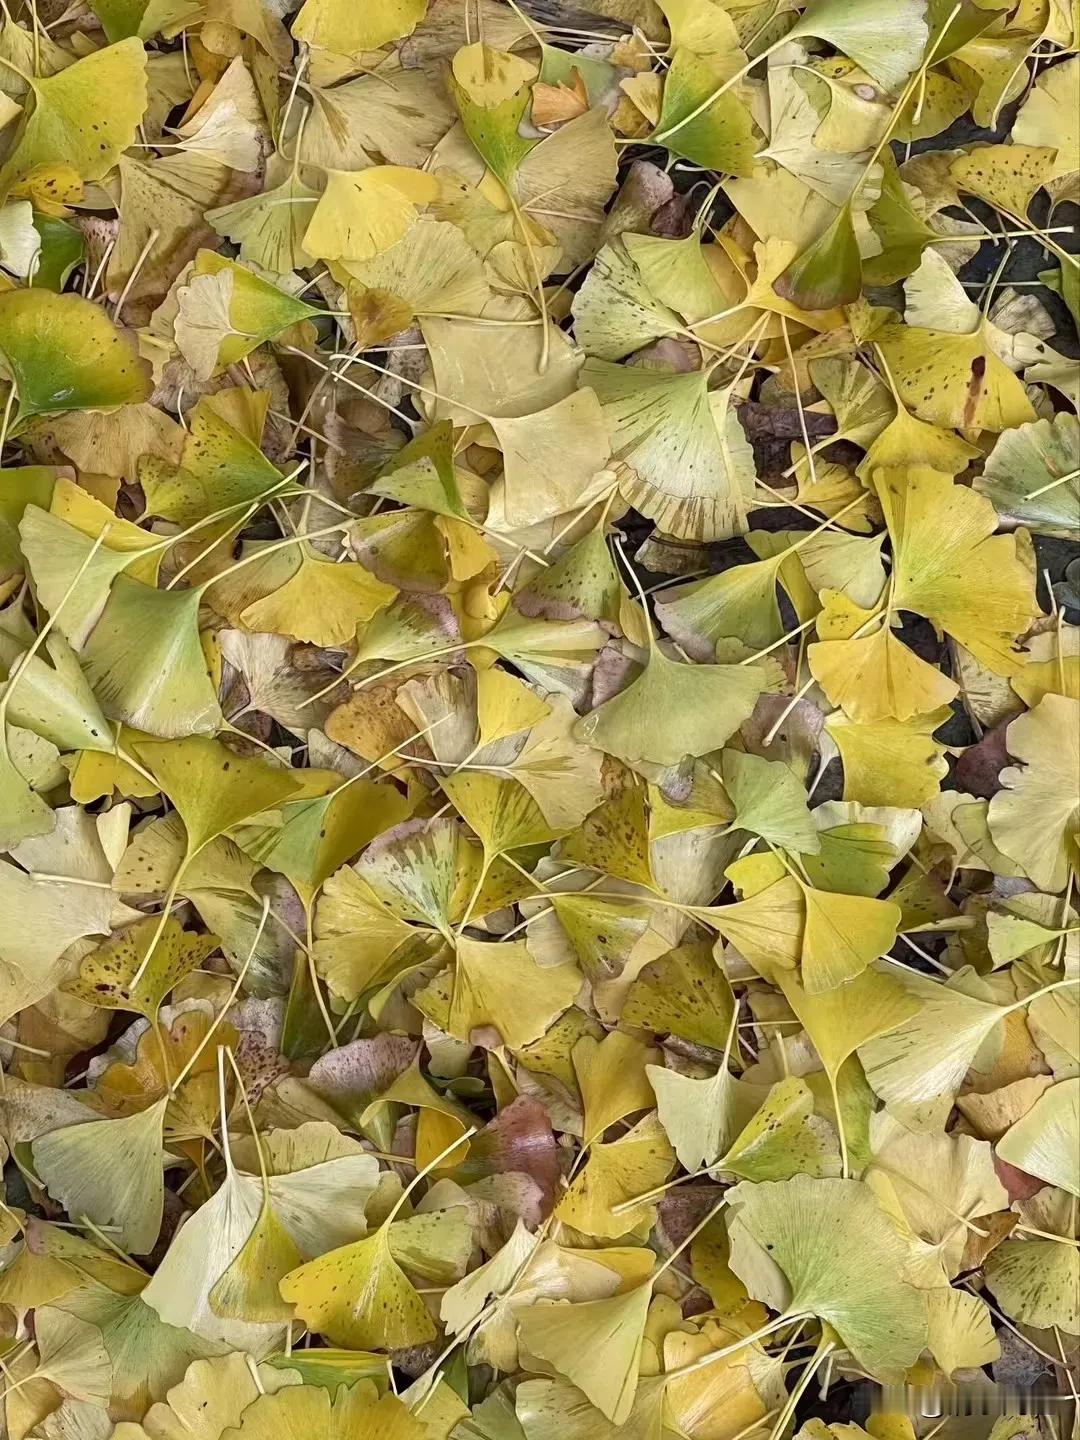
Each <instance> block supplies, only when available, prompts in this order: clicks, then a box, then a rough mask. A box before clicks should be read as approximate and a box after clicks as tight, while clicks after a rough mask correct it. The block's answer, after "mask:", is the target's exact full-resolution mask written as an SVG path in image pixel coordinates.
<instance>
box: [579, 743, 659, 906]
mask: <svg viewBox="0 0 1080 1440" xmlns="http://www.w3.org/2000/svg"><path fill="white" fill-rule="evenodd" d="M560 853H561V854H562V855H563V856H564V858H565V859H567V860H570V861H573V862H574V863H576V864H578V865H589V866H592V867H593V868H594V869H597V870H601V871H604V872H606V873H607V874H609V875H614V876H616V877H617V878H618V879H620V880H627V881H629V882H630V884H632V885H645V886H647V887H648V888H649V889H655V887H656V881H655V878H654V876H653V872H652V865H651V860H650V855H649V816H648V809H647V804H646V792H645V786H644V784H643V783H642V782H641V781H640V780H638V778H637V777H636V776H635V775H633V774H632V773H631V772H630V771H628V770H624V771H623V773H622V776H621V777H620V779H619V781H618V783H617V784H616V786H615V788H614V793H613V794H612V795H611V796H610V797H609V798H608V799H606V800H605V801H604V803H603V804H602V805H600V806H598V807H597V808H596V809H595V810H593V811H592V813H591V814H590V815H589V816H588V817H587V818H586V820H585V821H584V823H583V824H582V825H580V826H579V827H578V828H577V829H576V830H575V831H573V832H572V833H571V834H570V835H567V836H566V838H565V839H564V840H562V841H561V843H560Z"/></svg>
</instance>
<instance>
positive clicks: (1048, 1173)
mask: <svg viewBox="0 0 1080 1440" xmlns="http://www.w3.org/2000/svg"><path fill="white" fill-rule="evenodd" d="M997 1153H998V1155H1000V1156H1001V1158H1002V1160H1007V1161H1008V1162H1009V1164H1010V1165H1015V1166H1016V1168H1017V1169H1018V1170H1023V1171H1025V1172H1026V1173H1027V1174H1029V1175H1035V1176H1037V1177H1038V1178H1039V1179H1040V1180H1045V1181H1046V1182H1047V1184H1049V1185H1057V1186H1058V1187H1059V1188H1060V1189H1062V1190H1067V1191H1068V1192H1069V1194H1070V1195H1076V1196H1080V1159H1078V1157H1080V1079H1073V1080H1063V1081H1061V1082H1060V1083H1059V1084H1057V1085H1052V1086H1051V1087H1050V1089H1049V1090H1047V1091H1045V1092H1044V1093H1043V1094H1042V1095H1040V1096H1039V1098H1038V1099H1037V1100H1036V1101H1035V1104H1034V1105H1033V1106H1032V1107H1031V1109H1030V1110H1029V1111H1028V1112H1027V1114H1026V1115H1024V1116H1023V1117H1022V1118H1021V1119H1020V1120H1018V1121H1017V1122H1016V1124H1015V1125H1012V1126H1010V1127H1009V1129H1008V1130H1006V1132H1005V1134H1004V1135H1003V1136H1002V1137H1001V1139H1000V1140H999V1141H998V1143H997Z"/></svg>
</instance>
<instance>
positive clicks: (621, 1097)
mask: <svg viewBox="0 0 1080 1440" xmlns="http://www.w3.org/2000/svg"><path fill="white" fill-rule="evenodd" d="M572 1058H573V1064H574V1074H575V1076H576V1077H577V1083H578V1089H579V1090H580V1092H581V1099H582V1103H583V1109H584V1117H585V1131H584V1138H585V1141H586V1143H588V1142H590V1141H591V1140H593V1139H595V1138H596V1137H597V1136H598V1135H602V1134H603V1133H604V1131H605V1130H607V1129H608V1128H609V1127H610V1126H612V1125H614V1124H616V1123H617V1122H618V1121H619V1120H624V1119H625V1118H626V1116H628V1115H633V1114H636V1113H637V1112H638V1111H639V1110H651V1109H652V1105H653V1092H652V1088H651V1086H650V1085H649V1081H648V1077H647V1075H646V1069H647V1067H648V1066H649V1064H650V1063H651V1062H655V1061H656V1060H657V1059H659V1051H656V1050H651V1049H649V1047H648V1046H646V1045H642V1044H641V1042H640V1041H639V1040H635V1039H634V1038H633V1036H631V1035H623V1034H621V1033H620V1032H619V1031H617V1030H614V1031H612V1032H611V1033H610V1034H609V1035H607V1036H605V1037H604V1039H603V1040H600V1041H597V1040H594V1039H593V1038H592V1037H591V1036H589V1035H583V1036H582V1038H581V1039H580V1040H579V1041H578V1042H577V1044H576V1045H575V1046H574V1049H573V1052H572Z"/></svg>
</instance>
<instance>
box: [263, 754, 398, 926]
mask: <svg viewBox="0 0 1080 1440" xmlns="http://www.w3.org/2000/svg"><path fill="white" fill-rule="evenodd" d="M408 815H409V806H408V802H407V801H406V800H405V799H404V797H403V796H402V795H401V794H400V792H399V791H397V790H395V789H393V788H392V787H391V786H389V785H380V784H378V783H377V782H375V781H368V780H366V779H365V778H364V777H357V779H356V781H355V782H354V783H351V784H350V783H348V782H346V783H345V784H343V785H340V786H338V787H337V788H336V789H334V790H331V791H330V792H329V794H328V795H323V796H318V797H316V798H315V799H312V800H298V801H295V802H293V803H291V804H286V805H285V806H284V807H283V810H282V817H281V824H280V825H268V826H266V827H265V828H260V827H258V826H255V825H253V826H251V827H250V828H249V829H247V830H245V831H243V832H241V833H240V834H239V835H238V837H237V839H238V843H239V844H240V845H241V846H242V847H243V849H244V850H246V851H247V853H248V854H249V855H251V856H253V857H254V858H255V859H257V860H259V861H260V862H261V863H262V864H263V865H265V866H266V867H267V868H268V869H270V870H276V871H277V872H278V873H279V874H282V875H286V876H288V878H289V880H290V882H291V883H292V885H293V888H294V889H295V890H296V892H297V894H298V895H299V896H300V897H301V899H302V900H303V902H304V903H305V905H310V904H311V903H312V901H313V900H314V898H315V894H316V892H317V891H318V890H319V889H320V888H321V887H322V886H323V885H324V884H325V883H326V882H327V881H328V880H329V879H330V877H331V876H332V875H333V874H334V872H335V871H336V870H337V869H338V868H339V866H341V865H342V864H343V863H344V861H346V860H348V859H349V858H350V856H352V855H356V854H357V853H358V852H359V851H360V850H362V849H363V847H364V846H365V845H366V844H368V842H369V841H371V840H373V839H374V838H375V837H376V835H379V834H382V833H383V831H385V830H387V829H389V828H391V827H392V826H394V825H398V824H400V823H401V822H402V821H403V820H405V819H407V818H408Z"/></svg>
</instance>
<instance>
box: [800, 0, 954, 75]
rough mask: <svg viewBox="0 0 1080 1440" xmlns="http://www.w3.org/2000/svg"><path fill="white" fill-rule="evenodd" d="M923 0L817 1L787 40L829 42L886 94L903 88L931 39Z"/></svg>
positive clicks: (808, 9) (805, 11) (806, 10)
mask: <svg viewBox="0 0 1080 1440" xmlns="http://www.w3.org/2000/svg"><path fill="white" fill-rule="evenodd" d="M925 17H926V8H925V6H924V5H923V3H922V0H904V3H903V4H901V5H893V4H890V3H888V0H871V3H869V4H868V3H865V0H862V3H860V0H814V3H813V4H811V5H808V6H807V7H806V9H805V10H804V11H803V13H802V15H801V16H800V18H799V19H798V20H797V21H796V23H795V26H794V28H793V29H791V30H789V31H788V39H796V38H800V37H803V36H813V37H814V38H815V39H818V40H827V41H829V43H830V44H832V45H835V46H836V48H837V49H838V50H842V51H843V53H844V54H845V55H846V56H847V57H848V58H849V59H850V60H854V61H855V62H856V63H857V64H858V65H860V66H861V67H862V69H864V70H865V71H866V72H867V73H868V74H870V75H872V76H873V77H874V79H875V80H877V81H878V83H879V84H881V85H882V86H884V88H885V89H886V90H896V89H898V88H899V87H900V86H901V85H902V84H903V82H904V80H906V79H907V76H908V74H909V73H910V72H911V71H912V70H914V69H915V67H916V65H917V64H918V63H919V60H920V59H921V58H922V53H923V47H924V46H925V44H926V41H927V38H928V36H929V28H928V26H927V23H926V18H925Z"/></svg>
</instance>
